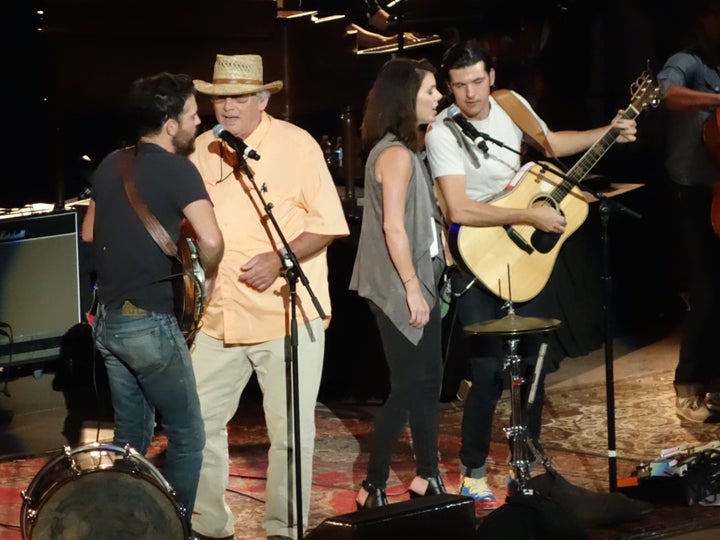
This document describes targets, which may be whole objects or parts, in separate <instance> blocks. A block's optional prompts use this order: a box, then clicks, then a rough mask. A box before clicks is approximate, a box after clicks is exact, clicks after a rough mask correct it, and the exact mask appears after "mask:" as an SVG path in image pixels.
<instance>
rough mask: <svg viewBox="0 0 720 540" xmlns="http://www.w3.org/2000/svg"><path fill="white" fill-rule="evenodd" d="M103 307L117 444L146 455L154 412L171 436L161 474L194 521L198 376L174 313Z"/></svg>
mask: <svg viewBox="0 0 720 540" xmlns="http://www.w3.org/2000/svg"><path fill="white" fill-rule="evenodd" d="M135 313H136V314H133V315H125V314H123V312H122V310H121V309H112V310H106V309H105V308H104V307H103V306H100V309H99V312H98V315H97V319H96V322H95V342H96V346H97V349H98V351H99V352H100V354H101V355H102V357H103V359H104V360H105V366H106V367H107V374H108V382H109V385H110V393H111V395H112V404H113V410H114V417H115V432H114V437H113V444H115V445H117V446H120V447H123V446H125V445H126V444H129V445H130V446H132V447H133V448H134V449H135V450H137V451H138V452H140V453H142V454H145V453H146V451H147V449H148V446H149V445H150V442H151V441H152V436H153V429H154V421H155V411H157V412H159V413H160V416H161V418H162V425H163V430H164V432H165V434H166V435H167V439H168V446H167V456H166V459H165V464H164V466H163V471H162V472H163V476H164V477H165V479H166V480H167V481H168V483H169V484H170V485H171V486H172V488H173V489H174V490H175V493H176V497H177V500H178V502H180V503H181V504H182V505H183V506H184V507H185V509H186V510H187V514H186V518H187V521H188V523H189V522H190V516H191V515H192V510H193V506H194V503H195V492H196V491H197V485H198V478H199V476H200V466H201V465H202V450H203V446H204V445H205V430H204V427H203V421H202V416H201V415H200V402H199V400H198V396H197V391H196V388H195V376H194V374H193V369H192V364H191V362H190V352H189V351H188V348H187V345H186V344H185V340H184V339H183V336H182V333H181V332H180V329H179V328H178V325H177V322H176V320H175V317H174V316H173V315H169V314H164V313H153V312H146V311H143V310H136V312H135Z"/></svg>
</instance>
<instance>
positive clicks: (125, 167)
mask: <svg viewBox="0 0 720 540" xmlns="http://www.w3.org/2000/svg"><path fill="white" fill-rule="evenodd" d="M121 152H122V153H121V154H120V166H119V168H120V176H122V179H123V185H124V187H125V193H126V194H127V197H128V199H129V200H130V204H131V205H132V207H133V209H134V210H135V212H136V213H137V215H138V217H139V218H140V220H141V221H142V222H143V225H145V228H146V229H147V231H148V233H150V236H152V239H153V240H155V242H156V243H157V245H158V246H160V249H162V251H163V253H164V254H165V255H167V256H169V257H177V256H178V248H177V245H176V244H175V242H173V241H172V239H171V238H170V235H169V234H168V232H167V231H166V230H165V227H163V226H162V224H161V223H160V222H159V221H158V220H157V218H156V217H155V216H154V215H153V213H152V212H150V209H149V208H148V207H147V205H146V204H145V203H144V202H143V200H142V199H141V198H140V195H139V194H138V192H137V188H136V187H135V180H134V179H133V176H132V166H133V161H134V159H133V158H134V156H133V153H134V148H133V147H129V148H123V149H122V150H121Z"/></svg>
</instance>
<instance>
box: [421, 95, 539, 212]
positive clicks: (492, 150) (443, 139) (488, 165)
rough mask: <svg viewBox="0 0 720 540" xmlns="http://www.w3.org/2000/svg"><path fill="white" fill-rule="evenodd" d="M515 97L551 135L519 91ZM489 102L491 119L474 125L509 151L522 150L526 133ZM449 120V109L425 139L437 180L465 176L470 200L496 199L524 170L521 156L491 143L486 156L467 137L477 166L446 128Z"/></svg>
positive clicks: (495, 103)
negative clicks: (476, 159)
mask: <svg viewBox="0 0 720 540" xmlns="http://www.w3.org/2000/svg"><path fill="white" fill-rule="evenodd" d="M513 94H515V96H516V97H517V98H518V99H519V100H520V101H521V102H522V103H523V105H525V106H526V107H527V108H528V109H529V110H530V111H531V112H532V114H533V115H534V116H535V117H536V118H537V119H538V121H539V122H540V125H541V126H542V128H543V131H544V132H546V133H547V125H546V124H545V122H543V121H542V120H541V119H540V117H538V116H537V114H535V111H533V110H532V108H531V107H530V104H529V103H528V102H527V100H525V98H523V97H522V96H520V95H519V94H516V93H515V92H513ZM489 99H490V113H489V114H488V117H487V118H485V119H484V120H472V121H471V124H472V125H473V126H475V128H477V130H478V131H482V132H485V133H487V134H488V135H490V136H491V137H493V138H495V139H497V140H499V141H501V142H502V143H504V144H505V146H507V147H508V148H513V149H515V150H518V151H519V150H520V144H521V142H522V139H523V132H522V130H521V129H520V128H519V127H518V126H517V125H516V124H515V123H514V122H513V121H512V119H511V118H510V116H509V115H508V114H507V113H506V112H505V110H504V109H503V108H502V107H500V105H498V103H497V101H495V99H494V98H493V97H492V96H490V98H489ZM446 117H447V109H445V110H443V111H441V112H440V113H439V114H438V116H437V119H436V120H435V122H433V124H432V125H431V126H430V128H429V130H428V133H427V135H426V137H425V145H426V149H427V155H428V162H429V164H430V170H431V172H432V175H433V178H435V179H437V178H439V177H441V176H449V175H459V176H465V192H466V193H467V196H468V197H469V198H470V199H472V200H475V201H489V200H491V199H494V198H495V197H496V196H497V195H498V194H499V193H500V192H502V191H503V190H504V189H505V187H506V186H507V184H508V181H509V180H510V179H512V177H513V176H515V173H516V172H517V171H518V169H519V168H520V156H519V155H517V154H515V153H514V152H512V151H511V150H508V148H503V147H500V146H498V145H496V144H494V143H492V142H488V143H487V144H488V152H487V154H484V153H483V152H482V151H481V150H480V149H479V148H477V147H474V146H473V143H472V141H470V140H469V139H467V138H466V139H467V141H468V142H469V144H470V146H471V147H473V148H472V149H473V151H474V152H475V155H476V156H477V158H478V161H479V164H480V166H479V167H475V165H474V164H473V162H472V161H471V159H470V157H469V156H468V155H467V153H466V152H465V150H464V149H463V148H462V147H460V146H459V145H458V142H457V139H456V138H455V135H454V134H453V133H452V131H450V128H448V126H447V125H445V123H444V121H443V120H444V119H445V118H446Z"/></svg>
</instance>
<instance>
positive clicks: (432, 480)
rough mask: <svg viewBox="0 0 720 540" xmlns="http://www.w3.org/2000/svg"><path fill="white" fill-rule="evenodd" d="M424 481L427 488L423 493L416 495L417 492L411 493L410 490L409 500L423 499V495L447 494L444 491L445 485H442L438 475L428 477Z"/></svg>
mask: <svg viewBox="0 0 720 540" xmlns="http://www.w3.org/2000/svg"><path fill="white" fill-rule="evenodd" d="M425 480H427V483H428V484H427V488H426V489H425V493H418V492H417V491H413V490H412V489H411V490H410V498H411V499H417V498H418V497H424V496H425V495H440V494H441V493H447V491H446V490H445V484H443V481H442V478H441V477H440V475H437V476H429V477H427V478H426V479H425Z"/></svg>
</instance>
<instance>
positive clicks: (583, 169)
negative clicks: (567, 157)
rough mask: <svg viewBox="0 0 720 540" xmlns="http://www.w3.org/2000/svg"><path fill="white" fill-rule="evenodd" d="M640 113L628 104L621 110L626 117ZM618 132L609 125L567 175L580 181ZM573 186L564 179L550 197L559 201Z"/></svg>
mask: <svg viewBox="0 0 720 540" xmlns="http://www.w3.org/2000/svg"><path fill="white" fill-rule="evenodd" d="M639 114H640V111H638V110H637V109H636V108H635V107H633V106H632V105H630V106H629V107H628V108H627V109H625V111H624V112H623V116H624V117H625V118H628V119H631V120H632V119H633V118H636V117H637V116H638V115H639ZM619 134H620V132H619V131H618V130H617V129H615V128H614V127H609V128H608V129H607V131H605V133H604V134H603V136H602V137H600V139H598V140H597V141H596V142H595V143H593V145H592V146H591V147H590V148H588V150H587V152H585V154H583V156H582V157H581V158H580V159H579V160H578V161H577V163H575V165H573V166H572V168H571V169H570V170H569V171H568V172H567V176H569V177H570V178H572V179H574V180H575V181H576V182H581V181H582V180H583V179H584V178H585V177H586V176H587V175H588V173H589V172H590V170H591V169H592V168H593V167H594V166H595V165H596V164H597V162H598V161H600V158H602V157H603V156H604V155H605V153H606V152H607V151H608V150H609V149H610V147H611V146H612V145H613V144H614V143H615V141H616V140H617V138H618V135H619ZM573 187H574V184H572V183H571V182H569V181H567V180H564V181H563V182H561V183H560V185H559V186H558V187H556V188H555V190H553V193H552V195H551V196H552V198H553V199H554V200H555V201H556V202H558V203H559V202H560V201H561V200H562V199H563V198H564V197H565V196H566V195H567V194H568V193H570V190H572V188H573Z"/></svg>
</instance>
